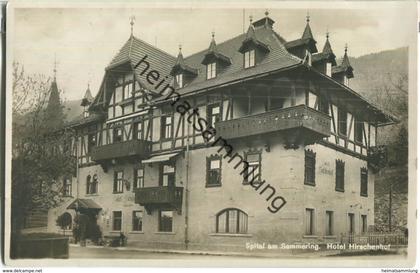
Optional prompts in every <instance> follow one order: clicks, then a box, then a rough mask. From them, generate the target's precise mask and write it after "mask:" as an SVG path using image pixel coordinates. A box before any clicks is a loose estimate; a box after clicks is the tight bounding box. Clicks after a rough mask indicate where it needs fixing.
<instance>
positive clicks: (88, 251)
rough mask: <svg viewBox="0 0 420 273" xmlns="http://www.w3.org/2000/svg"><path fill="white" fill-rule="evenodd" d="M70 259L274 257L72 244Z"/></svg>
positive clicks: (385, 257) (384, 257) (394, 257)
mask: <svg viewBox="0 0 420 273" xmlns="http://www.w3.org/2000/svg"><path fill="white" fill-rule="evenodd" d="M69 256H70V259H86V258H88V259H89V258H90V259H92V258H94V259H95V258H96V259H145V260H147V259H173V260H232V259H238V258H239V259H244V260H245V259H246V260H247V261H249V260H256V261H258V260H260V261H261V260H264V259H265V260H267V259H272V258H273V257H249V256H228V255H226V256H221V255H200V254H184V253H156V252H148V251H140V250H127V249H117V248H110V247H95V248H92V247H80V246H70V253H69ZM309 256H310V258H325V257H319V256H318V257H315V256H316V255H315V256H314V255H313V253H306V254H304V253H302V254H299V255H294V256H291V255H285V256H284V257H277V258H280V259H307V258H309ZM360 257H361V256H349V257H339V256H335V257H334V256H329V257H328V259H340V258H345V259H346V260H358V259H360ZM366 258H367V259H371V260H397V259H401V258H403V256H402V255H379V256H378V255H376V256H367V255H364V256H363V259H366Z"/></svg>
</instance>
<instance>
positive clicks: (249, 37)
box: [239, 17, 270, 53]
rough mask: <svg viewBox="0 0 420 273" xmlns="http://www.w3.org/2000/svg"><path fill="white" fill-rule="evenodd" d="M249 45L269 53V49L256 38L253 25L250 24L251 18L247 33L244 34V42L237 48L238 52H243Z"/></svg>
mask: <svg viewBox="0 0 420 273" xmlns="http://www.w3.org/2000/svg"><path fill="white" fill-rule="evenodd" d="M250 45H254V46H256V47H258V48H260V49H261V50H263V51H265V52H269V51H270V49H269V47H268V46H267V45H266V44H265V43H263V42H261V41H260V40H259V39H258V38H257V35H256V34H255V28H254V25H253V24H252V17H250V24H249V27H248V31H247V32H246V37H245V40H244V41H243V42H242V45H241V47H240V48H239V52H242V53H243V52H245V51H246V50H247V49H248V48H249V47H250Z"/></svg>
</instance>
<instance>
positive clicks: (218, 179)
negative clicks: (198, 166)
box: [206, 156, 222, 187]
mask: <svg viewBox="0 0 420 273" xmlns="http://www.w3.org/2000/svg"><path fill="white" fill-rule="evenodd" d="M221 185H222V156H211V157H208V158H207V183H206V187H214V186H221Z"/></svg>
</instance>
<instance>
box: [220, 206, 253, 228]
mask: <svg viewBox="0 0 420 273" xmlns="http://www.w3.org/2000/svg"><path fill="white" fill-rule="evenodd" d="M247 232H248V215H247V214H246V213H245V212H243V211H242V210H239V209H225V210H222V211H221V212H219V213H218V214H217V217H216V233H240V234H244V233H247Z"/></svg>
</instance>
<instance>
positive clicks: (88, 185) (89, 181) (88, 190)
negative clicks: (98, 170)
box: [86, 174, 92, 194]
mask: <svg viewBox="0 0 420 273" xmlns="http://www.w3.org/2000/svg"><path fill="white" fill-rule="evenodd" d="M91 182H92V177H91V176H90V174H89V175H88V176H86V193H87V194H90V184H91Z"/></svg>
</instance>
